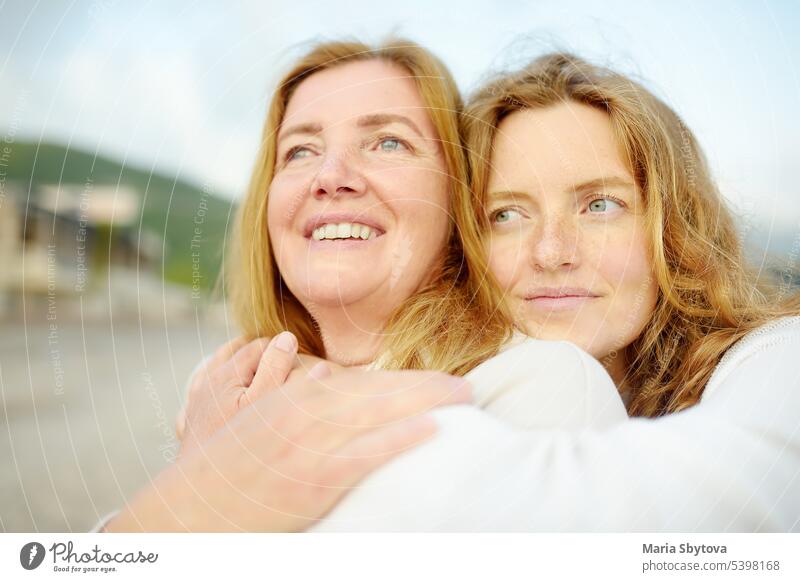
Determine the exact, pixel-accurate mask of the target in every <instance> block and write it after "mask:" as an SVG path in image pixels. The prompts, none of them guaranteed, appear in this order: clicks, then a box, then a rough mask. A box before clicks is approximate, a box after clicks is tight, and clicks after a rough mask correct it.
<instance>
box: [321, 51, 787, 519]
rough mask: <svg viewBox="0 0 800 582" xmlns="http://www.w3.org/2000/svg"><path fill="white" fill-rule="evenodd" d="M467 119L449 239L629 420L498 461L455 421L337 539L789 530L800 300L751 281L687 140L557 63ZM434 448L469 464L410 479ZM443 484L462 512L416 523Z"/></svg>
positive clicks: (607, 84) (635, 87) (610, 82)
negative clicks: (356, 533) (599, 372)
mask: <svg viewBox="0 0 800 582" xmlns="http://www.w3.org/2000/svg"><path fill="white" fill-rule="evenodd" d="M466 124H467V144H468V149H469V153H470V157H471V166H472V172H473V188H474V191H475V194H476V198H475V205H474V211H473V212H472V213H469V214H467V215H463V216H458V217H457V219H458V221H459V228H461V229H462V231H466V232H469V231H470V230H472V229H477V230H478V231H479V232H481V233H483V236H484V238H485V242H486V251H487V254H488V260H489V264H490V266H491V272H492V274H493V278H494V280H495V284H496V285H497V286H498V287H499V288H500V289H502V290H503V291H504V292H505V295H506V297H505V299H506V306H507V307H508V309H509V311H510V313H511V314H512V316H513V317H514V318H515V320H516V322H517V324H518V326H519V327H520V328H522V329H524V330H526V331H527V332H528V333H529V334H531V335H533V336H535V337H541V338H546V339H567V340H569V341H571V342H574V343H575V344H577V345H579V346H581V347H582V348H584V349H585V350H587V351H589V352H590V353H591V354H592V355H594V356H595V357H596V358H597V359H599V360H600V361H601V362H603V363H604V365H605V367H606V368H607V369H608V371H609V372H610V374H611V376H612V377H613V378H614V380H615V382H616V384H617V386H618V388H619V390H620V391H621V392H622V394H623V395H624V396H625V399H626V401H627V403H628V410H629V412H630V414H631V416H634V417H640V418H634V419H631V420H630V421H627V422H624V423H620V424H617V425H616V426H613V427H611V428H610V429H608V430H605V431H585V432H583V433H581V434H576V433H567V434H565V433H563V432H554V431H533V432H531V431H528V434H521V435H518V436H517V438H516V439H510V440H508V441H507V442H504V443H503V446H502V447H493V446H491V444H487V441H486V440H480V441H475V440H470V435H468V434H463V433H459V434H458V435H454V434H453V433H454V431H457V430H458V429H457V427H447V428H449V429H450V430H449V432H448V431H442V432H441V433H440V434H439V435H438V437H437V438H436V439H434V441H433V442H431V443H427V444H426V445H424V446H422V447H420V448H418V449H415V450H414V451H411V452H410V453H408V454H406V455H403V456H402V457H400V458H398V459H396V460H395V461H393V462H392V463H390V464H389V465H387V466H385V467H383V468H382V469H381V470H379V471H378V472H376V473H375V474H373V475H371V476H370V477H369V478H368V479H367V480H366V481H365V482H364V483H363V484H362V485H361V486H360V488H359V491H358V492H357V493H355V494H353V495H351V496H349V497H348V498H346V499H345V500H344V501H343V502H342V503H341V504H340V505H339V506H338V507H337V508H336V510H334V512H333V513H332V514H331V516H330V518H329V522H330V521H332V520H334V519H336V518H337V517H338V516H340V515H341V514H342V512H343V511H344V510H346V509H347V507H348V505H349V504H353V503H357V502H358V500H359V498H362V497H365V496H368V497H370V498H371V500H372V509H373V514H374V518H373V519H372V520H369V521H364V522H362V523H352V522H351V523H349V524H348V525H347V526H346V527H348V528H351V529H388V530H393V529H445V530H500V531H510V530H526V531H533V530H537V531H559V530H577V531H630V530H644V531H656V530H658V531H662V530H675V531H687V530H688V531H796V530H798V529H799V528H800V431H798V430H797V428H798V420H797V419H798V417H800V366H798V364H797V360H796V354H797V353H798V350H799V349H800V317H798V314H799V313H800V300H799V298H798V296H797V295H796V294H794V295H792V294H790V292H789V290H788V289H785V288H777V289H772V290H771V291H769V290H762V289H760V286H759V285H758V284H757V281H756V279H755V277H753V276H752V275H751V273H750V271H748V269H747V266H746V264H745V261H744V258H743V256H742V251H741V247H740V243H739V239H738V236H737V234H736V230H735V226H734V221H733V220H732V217H731V215H730V212H729V211H728V210H727V209H726V206H725V204H724V202H723V200H722V198H721V196H720V195H719V192H718V191H717V189H716V187H715V185H714V183H713V181H712V179H711V177H710V173H709V171H708V169H707V166H706V164H705V161H704V159H703V157H702V154H701V153H700V150H699V147H698V145H697V142H696V140H695V139H694V137H693V135H692V133H691V132H690V131H689V130H688V129H687V128H686V127H685V125H683V124H682V123H681V121H680V119H679V118H678V116H677V115H676V114H675V113H674V112H673V111H672V110H671V109H670V108H669V107H667V106H666V105H665V104H664V103H662V102H661V101H659V100H658V99H657V98H656V97H655V96H654V95H653V94H652V93H650V92H649V91H647V90H646V89H645V88H644V87H642V86H641V85H639V84H637V83H635V82H633V81H632V80H630V79H628V78H626V77H624V76H622V75H619V74H617V73H614V72H613V71H610V70H608V69H604V68H601V67H595V66H593V65H591V64H589V63H587V62H585V61H583V60H581V59H578V58H575V57H573V56H570V55H562V54H552V55H546V56H544V57H542V58H540V59H537V60H536V61H534V62H533V63H532V64H531V65H530V66H528V67H526V68H525V69H524V70H522V71H519V72H517V73H514V74H509V75H504V76H502V77H500V78H498V79H497V80H496V81H495V82H493V83H490V84H489V85H487V86H486V87H485V88H484V89H483V90H481V91H480V92H479V93H478V94H477V95H476V96H475V97H474V99H473V100H472V103H471V104H470V106H469V107H468V109H467V113H466ZM467 258H468V260H469V259H470V257H469V256H468V257H467ZM480 260H481V259H479V261H480ZM479 261H478V262H479ZM554 388H555V387H554ZM437 414H446V411H441V412H438V413H437ZM443 439H457V440H459V441H460V442H462V443H466V444H467V450H470V451H477V454H476V455H469V456H468V457H467V458H463V459H460V461H459V462H456V463H455V464H453V463H449V462H448V461H449V459H447V458H444V457H442V456H438V457H437V456H436V455H435V454H431V455H430V456H429V457H428V458H427V459H425V461H426V463H425V464H424V465H423V464H421V463H420V465H419V466H414V463H413V461H414V459H415V458H418V459H419V458H422V457H423V456H424V455H425V454H426V452H428V451H432V450H433V449H434V447H435V443H436V442H437V441H441V440H443ZM434 453H435V451H434ZM440 467H442V469H441V470H440ZM423 469H424V470H426V471H427V473H426V475H427V476H428V481H427V482H423V483H419V484H417V482H416V481H414V480H413V479H409V478H408V477H407V475H408V474H409V473H412V472H414V471H416V472H417V473H419V472H420V471H421V470H423ZM448 477H449V478H450V479H451V481H450V482H451V483H453V489H455V490H458V491H459V492H460V493H463V491H464V490H467V491H468V492H469V493H470V498H469V500H468V501H465V499H464V497H463V495H451V496H448V495H447V494H446V491H445V490H443V489H439V491H438V493H439V495H438V496H437V498H436V499H435V504H434V505H433V506H434V507H435V508H436V510H435V514H434V515H433V516H432V518H431V519H426V517H424V516H423V517H420V516H414V514H413V509H411V508H413V507H414V505H413V504H414V500H416V499H426V500H427V499H428V496H427V493H428V489H429V488H430V486H431V484H436V483H440V482H441V481H443V480H446V479H448ZM452 479H460V480H457V481H455V483H454V482H453V481H452ZM396 481H399V482H401V483H402V485H403V487H402V488H394V487H393V486H392V483H393V482H396ZM451 499H455V501H454V502H453V501H451ZM381 505H382V506H383V507H384V508H391V507H394V506H400V507H404V508H407V511H408V513H409V514H410V515H412V517H405V516H403V515H396V514H391V515H389V516H384V515H379V514H378V508H379V507H381ZM429 506H430V504H426V507H429ZM326 523H328V522H326ZM322 527H323V528H325V527H326V526H325V524H323V525H322ZM331 528H333V529H335V526H331Z"/></svg>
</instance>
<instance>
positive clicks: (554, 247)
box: [530, 217, 579, 271]
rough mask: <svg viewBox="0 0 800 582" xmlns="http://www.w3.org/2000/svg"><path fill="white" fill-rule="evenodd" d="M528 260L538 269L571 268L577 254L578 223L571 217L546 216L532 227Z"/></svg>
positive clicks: (576, 258)
mask: <svg viewBox="0 0 800 582" xmlns="http://www.w3.org/2000/svg"><path fill="white" fill-rule="evenodd" d="M531 238H532V240H531V242H530V261H531V264H532V265H533V267H534V268H535V269H536V270H538V271H553V270H562V269H571V268H574V267H575V266H576V265H577V262H578V255H579V252H578V251H579V249H578V245H579V233H578V225H577V223H576V221H575V219H574V218H573V217H548V218H546V219H545V220H544V221H542V222H541V224H540V227H539V228H536V229H533V232H532V233H531Z"/></svg>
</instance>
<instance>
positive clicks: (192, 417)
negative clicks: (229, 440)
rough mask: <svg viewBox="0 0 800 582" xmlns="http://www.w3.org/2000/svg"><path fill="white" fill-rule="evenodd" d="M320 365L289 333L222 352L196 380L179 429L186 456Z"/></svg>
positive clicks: (231, 344) (226, 347)
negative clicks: (264, 398)
mask: <svg viewBox="0 0 800 582" xmlns="http://www.w3.org/2000/svg"><path fill="white" fill-rule="evenodd" d="M301 358H302V361H301V360H300V359H301ZM317 361H322V360H320V359H319V358H315V357H313V356H305V355H304V356H298V355H297V339H296V338H295V337H294V335H293V334H291V333H290V332H288V331H285V332H283V333H280V334H278V335H277V336H275V337H274V338H272V340H269V339H268V338H257V339H255V340H253V341H251V342H247V340H246V339H245V338H237V339H235V340H233V341H231V342H229V343H227V344H225V345H224V346H222V347H221V348H220V349H218V350H217V351H216V353H215V354H214V356H213V357H212V358H211V360H210V361H209V362H208V363H207V364H206V365H205V366H203V367H202V368H200V370H198V371H197V372H196V373H195V374H194V376H193V377H192V378H191V381H190V382H191V383H190V386H189V390H188V393H187V398H186V405H185V406H184V408H183V410H181V412H180V413H179V414H178V418H177V420H176V423H175V425H176V426H175V432H176V433H177V435H178V439H179V440H180V441H182V442H181V454H184V453H185V451H186V450H188V449H191V448H193V447H195V446H197V444H198V443H199V442H202V441H204V440H205V439H206V438H208V437H209V436H211V435H212V434H213V433H215V432H216V431H217V430H219V428H220V427H221V426H223V425H224V424H225V423H226V422H228V420H230V419H231V418H232V417H233V416H234V415H236V414H237V413H238V412H239V411H240V410H242V409H243V408H245V407H247V406H249V405H250V404H252V403H253V402H254V401H255V400H257V399H258V398H259V397H260V396H262V395H263V394H265V393H266V392H267V391H269V390H273V389H275V388H278V387H279V386H281V385H283V383H284V382H285V381H286V380H287V378H288V377H290V373H291V372H292V370H293V369H294V370H295V372H294V373H296V374H304V373H305V371H307V370H308V369H309V368H310V367H312V366H313V365H314V364H315V363H316V362H317ZM304 368H305V370H304Z"/></svg>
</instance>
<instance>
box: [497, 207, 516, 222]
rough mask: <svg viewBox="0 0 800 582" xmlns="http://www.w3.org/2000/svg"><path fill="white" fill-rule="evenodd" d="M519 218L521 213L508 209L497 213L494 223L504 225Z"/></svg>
mask: <svg viewBox="0 0 800 582" xmlns="http://www.w3.org/2000/svg"><path fill="white" fill-rule="evenodd" d="M517 216H519V212H517V211H516V210H512V209H511V208H506V209H505V210H500V211H498V212H495V214H494V222H496V223H504V222H511V221H512V220H514V218H516V217H517Z"/></svg>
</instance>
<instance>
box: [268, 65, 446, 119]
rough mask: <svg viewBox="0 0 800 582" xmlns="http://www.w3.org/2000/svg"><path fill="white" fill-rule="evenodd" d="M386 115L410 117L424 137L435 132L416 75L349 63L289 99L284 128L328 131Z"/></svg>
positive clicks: (314, 79)
mask: <svg viewBox="0 0 800 582" xmlns="http://www.w3.org/2000/svg"><path fill="white" fill-rule="evenodd" d="M381 114H387V115H401V116H404V117H407V118H408V119H410V120H411V121H412V122H413V123H414V124H415V125H417V127H419V128H420V130H421V131H422V132H425V133H433V132H434V128H433V124H432V122H431V120H430V116H429V115H428V108H427V106H426V104H425V102H424V101H423V99H422V96H421V95H420V93H419V90H418V89H417V85H416V82H415V80H414V78H413V77H412V75H411V74H410V73H409V71H407V70H406V69H404V68H403V67H401V66H399V65H396V64H394V63H391V62H388V61H385V60H380V59H372V60H368V61H356V62H352V63H346V64H343V65H339V66H335V67H332V68H330V69H325V70H323V71H320V72H319V73H315V74H313V75H311V76H310V77H308V78H307V79H305V80H304V81H303V82H302V83H300V84H299V85H298V87H297V89H296V90H295V92H294V94H293V95H292V97H291V98H290V99H289V103H288V104H287V108H286V114H285V116H284V120H283V123H282V126H284V127H285V126H288V125H294V124H317V125H319V126H321V127H322V128H323V129H324V128H326V127H329V126H332V125H340V124H347V123H352V124H355V123H356V122H357V120H358V119H359V118H362V117H364V116H368V115H381Z"/></svg>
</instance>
